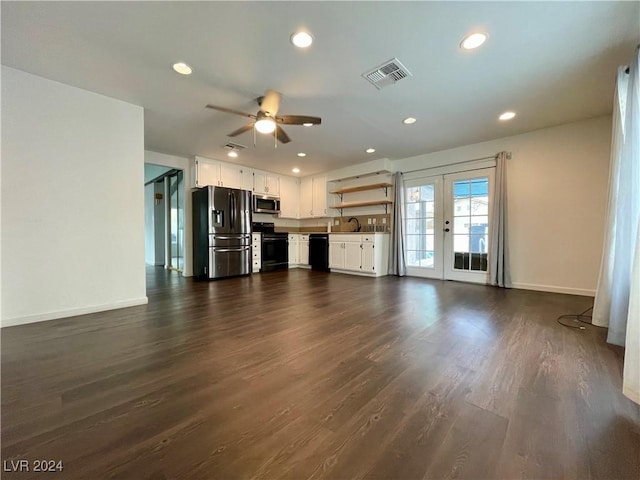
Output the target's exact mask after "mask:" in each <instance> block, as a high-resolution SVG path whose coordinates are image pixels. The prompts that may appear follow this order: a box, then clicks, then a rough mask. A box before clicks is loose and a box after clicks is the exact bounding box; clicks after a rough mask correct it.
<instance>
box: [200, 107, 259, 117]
mask: <svg viewBox="0 0 640 480" xmlns="http://www.w3.org/2000/svg"><path fill="white" fill-rule="evenodd" d="M207 108H211V109H213V110H219V111H221V112H225V113H233V114H234V115H240V116H242V117H249V118H256V116H255V115H251V114H250V113H245V112H241V111H239V110H234V109H233V108H226V107H219V106H218V105H207Z"/></svg>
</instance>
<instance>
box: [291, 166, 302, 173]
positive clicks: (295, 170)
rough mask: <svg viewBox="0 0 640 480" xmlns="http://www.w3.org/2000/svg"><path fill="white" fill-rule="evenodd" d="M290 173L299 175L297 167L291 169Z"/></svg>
mask: <svg viewBox="0 0 640 480" xmlns="http://www.w3.org/2000/svg"><path fill="white" fill-rule="evenodd" d="M291 171H292V172H293V173H300V169H299V168H298V167H293V168H292V169H291Z"/></svg>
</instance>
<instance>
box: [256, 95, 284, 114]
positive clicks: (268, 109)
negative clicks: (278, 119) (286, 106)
mask: <svg viewBox="0 0 640 480" xmlns="http://www.w3.org/2000/svg"><path fill="white" fill-rule="evenodd" d="M281 98H282V95H281V94H280V93H278V92H276V91H275V90H267V91H266V92H265V94H264V97H262V99H260V100H259V101H260V111H261V112H264V113H265V114H266V115H267V116H269V117H275V116H276V113H278V109H279V108H280V99H281Z"/></svg>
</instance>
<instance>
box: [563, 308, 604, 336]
mask: <svg viewBox="0 0 640 480" xmlns="http://www.w3.org/2000/svg"><path fill="white" fill-rule="evenodd" d="M589 310H591V311H592V313H593V307H589V308H587V309H586V310H585V311H584V312H582V313H578V314H577V315H576V314H570V315H560V316H559V317H558V318H557V321H558V323H559V324H560V325H563V326H565V327H569V328H577V329H578V330H586V328H587V327H585V326H584V325H580V323H586V324H587V325H593V323H591V321H590V320H584V319H586V318H588V319H591V318H592V316H591V315H587V312H588V311H589ZM593 326H594V327H599V325H593Z"/></svg>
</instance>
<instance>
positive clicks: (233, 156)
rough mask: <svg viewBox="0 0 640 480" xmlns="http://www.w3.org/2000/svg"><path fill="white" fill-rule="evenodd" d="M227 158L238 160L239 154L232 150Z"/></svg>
mask: <svg viewBox="0 0 640 480" xmlns="http://www.w3.org/2000/svg"><path fill="white" fill-rule="evenodd" d="M227 156H229V157H231V158H238V152H236V151H235V150H231V151H230V152H229V153H227Z"/></svg>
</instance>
